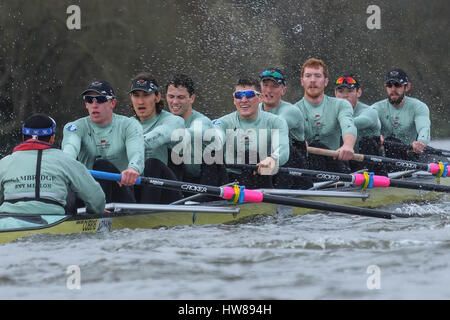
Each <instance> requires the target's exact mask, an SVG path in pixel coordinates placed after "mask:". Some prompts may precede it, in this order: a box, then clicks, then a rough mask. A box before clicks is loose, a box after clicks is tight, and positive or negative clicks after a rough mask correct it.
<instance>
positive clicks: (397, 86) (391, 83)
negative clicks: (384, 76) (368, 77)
mask: <svg viewBox="0 0 450 320" xmlns="http://www.w3.org/2000/svg"><path fill="white" fill-rule="evenodd" d="M392 86H394V87H396V88H400V87H403V84H401V83H399V82H394V81H391V82H388V83H386V87H388V88H392Z"/></svg>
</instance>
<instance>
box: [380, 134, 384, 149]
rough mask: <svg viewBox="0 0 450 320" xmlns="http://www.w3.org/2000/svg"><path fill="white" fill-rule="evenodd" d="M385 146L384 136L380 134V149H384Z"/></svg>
mask: <svg viewBox="0 0 450 320" xmlns="http://www.w3.org/2000/svg"><path fill="white" fill-rule="evenodd" d="M383 148H384V137H383V135H380V150H383Z"/></svg>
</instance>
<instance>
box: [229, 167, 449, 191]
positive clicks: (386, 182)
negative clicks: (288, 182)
mask: <svg viewBox="0 0 450 320" xmlns="http://www.w3.org/2000/svg"><path fill="white" fill-rule="evenodd" d="M227 167H231V168H243V167H246V168H250V169H254V170H256V169H257V166H255V165H248V164H233V165H228V164H227ZM278 172H285V173H287V174H289V175H290V176H294V177H301V176H306V177H311V178H315V179H317V180H326V181H334V182H335V183H336V182H339V181H343V182H350V183H351V184H354V185H356V186H363V185H364V184H365V183H367V184H368V187H378V188H387V187H397V188H405V189H420V190H428V191H438V192H450V186H446V185H441V184H432V183H421V182H413V181H404V180H397V179H390V178H388V177H385V176H377V175H372V176H370V175H369V176H367V178H366V176H365V175H364V174H362V173H353V174H348V173H339V172H326V171H317V170H309V169H297V168H287V167H286V168H285V167H279V168H278ZM367 179H369V180H367ZM369 184H370V185H369Z"/></svg>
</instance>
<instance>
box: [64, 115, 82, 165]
mask: <svg viewBox="0 0 450 320" xmlns="http://www.w3.org/2000/svg"><path fill="white" fill-rule="evenodd" d="M61 150H62V151H63V152H64V153H66V154H68V155H69V156H71V157H72V158H73V159H76V158H77V157H78V154H79V153H80V150H81V136H80V131H79V129H78V128H77V126H75V125H74V124H73V123H67V124H66V125H65V126H64V129H63V139H62V143H61Z"/></svg>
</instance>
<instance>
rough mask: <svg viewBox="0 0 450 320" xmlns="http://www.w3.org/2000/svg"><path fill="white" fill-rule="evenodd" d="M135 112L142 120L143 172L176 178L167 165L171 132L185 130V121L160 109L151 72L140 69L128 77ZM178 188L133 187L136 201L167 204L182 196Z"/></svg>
mask: <svg viewBox="0 0 450 320" xmlns="http://www.w3.org/2000/svg"><path fill="white" fill-rule="evenodd" d="M129 94H130V99H131V104H132V107H133V111H134V113H135V116H134V117H133V118H135V119H137V120H138V121H139V123H140V124H141V126H142V128H143V132H144V141H145V169H144V176H146V177H153V178H161V179H168V180H177V177H176V176H175V174H174V172H173V171H172V170H171V169H170V168H169V167H168V157H169V149H170V148H171V147H172V146H173V144H174V143H175V141H172V133H173V132H175V131H177V130H179V131H181V132H182V133H184V121H183V119H182V118H180V117H177V116H175V115H173V114H171V113H170V112H168V111H166V110H163V109H164V102H163V100H162V99H161V92H160V90H159V87H158V83H157V81H156V79H155V77H153V76H152V75H151V74H150V73H147V72H142V73H139V74H138V75H136V76H135V77H134V78H133V80H132V81H131V88H130V91H129ZM182 197H183V195H182V194H181V192H179V191H172V190H169V191H163V190H162V189H161V188H156V187H152V186H149V185H141V186H138V187H136V198H137V201H138V202H139V203H153V204H167V203H171V202H174V201H177V200H179V199H181V198H182Z"/></svg>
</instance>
